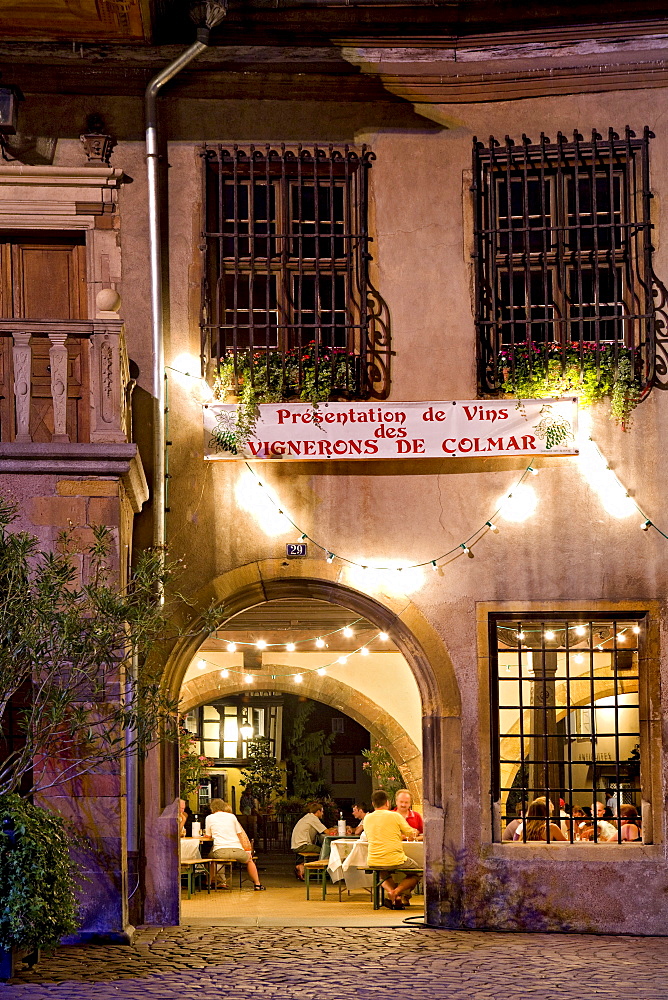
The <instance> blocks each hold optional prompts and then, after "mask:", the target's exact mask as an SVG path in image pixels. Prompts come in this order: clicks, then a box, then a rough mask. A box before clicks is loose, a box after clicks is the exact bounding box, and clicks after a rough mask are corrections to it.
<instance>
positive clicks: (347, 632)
mask: <svg viewBox="0 0 668 1000" xmlns="http://www.w3.org/2000/svg"><path fill="white" fill-rule="evenodd" d="M343 634H344V635H345V637H346V639H350V638H351V637H352V636H353V635H355V633H354V632H353V630H352V629H351V628H350V626H349V625H346V627H345V628H344V630H343Z"/></svg>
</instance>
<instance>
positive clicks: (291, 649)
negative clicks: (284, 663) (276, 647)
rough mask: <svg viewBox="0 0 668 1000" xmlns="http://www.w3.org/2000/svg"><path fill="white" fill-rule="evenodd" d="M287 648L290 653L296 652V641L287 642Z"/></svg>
mask: <svg viewBox="0 0 668 1000" xmlns="http://www.w3.org/2000/svg"><path fill="white" fill-rule="evenodd" d="M285 648H286V649H287V651H288V653H294V651H295V649H296V648H297V647H296V646H295V644H294V642H288V643H286V645H285Z"/></svg>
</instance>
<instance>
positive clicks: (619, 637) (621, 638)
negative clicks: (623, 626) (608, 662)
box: [615, 632, 626, 642]
mask: <svg viewBox="0 0 668 1000" xmlns="http://www.w3.org/2000/svg"><path fill="white" fill-rule="evenodd" d="M615 638H616V639H617V642H626V636H625V635H624V633H623V632H618V633H617V635H616V636H615Z"/></svg>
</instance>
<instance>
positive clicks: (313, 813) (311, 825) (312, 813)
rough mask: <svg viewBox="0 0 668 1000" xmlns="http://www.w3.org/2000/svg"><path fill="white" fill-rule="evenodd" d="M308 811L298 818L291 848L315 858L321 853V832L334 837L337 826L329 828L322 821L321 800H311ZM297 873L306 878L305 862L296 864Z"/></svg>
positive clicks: (298, 875)
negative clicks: (319, 838) (319, 839)
mask: <svg viewBox="0 0 668 1000" xmlns="http://www.w3.org/2000/svg"><path fill="white" fill-rule="evenodd" d="M306 808H307V809H308V812H307V813H306V815H305V816H302V818H301V819H300V820H297V822H296V823H295V825H294V827H293V830H292V839H291V841H290V849H291V850H292V851H295V853H297V854H311V855H313V856H314V858H317V857H318V855H319V854H320V844H319V843H318V837H319V835H320V834H328V835H329V836H331V837H333V836H335V835H336V832H337V830H336V827H335V826H333V827H330V829H329V830H328V829H327V827H326V826H325V824H324V823H323V822H322V816H323V811H324V810H323V808H322V806H321V805H320V803H319V802H309V804H308V806H307V807H306ZM295 875H296V876H297V878H298V879H302V880H303V878H304V862H303V861H300V862H299V863H298V864H297V865H295Z"/></svg>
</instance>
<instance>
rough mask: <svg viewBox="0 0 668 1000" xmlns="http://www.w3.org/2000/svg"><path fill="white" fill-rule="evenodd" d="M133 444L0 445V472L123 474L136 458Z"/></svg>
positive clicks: (137, 457) (73, 474)
mask: <svg viewBox="0 0 668 1000" xmlns="http://www.w3.org/2000/svg"><path fill="white" fill-rule="evenodd" d="M138 460H139V455H138V452H137V445H136V444H129V443H128V444H76V443H69V444H53V443H51V442H46V443H41V442H37V443H36V442H26V443H25V444H23V443H18V442H15V441H13V442H10V443H8V444H0V475H1V474H3V473H15V474H21V473H23V474H28V475H32V476H34V475H45V476H48V475H70V476H92V475H93V476H94V475H98V476H114V475H115V476H127V475H128V473H129V472H130V467H131V465H132V463H133V461H138Z"/></svg>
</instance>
